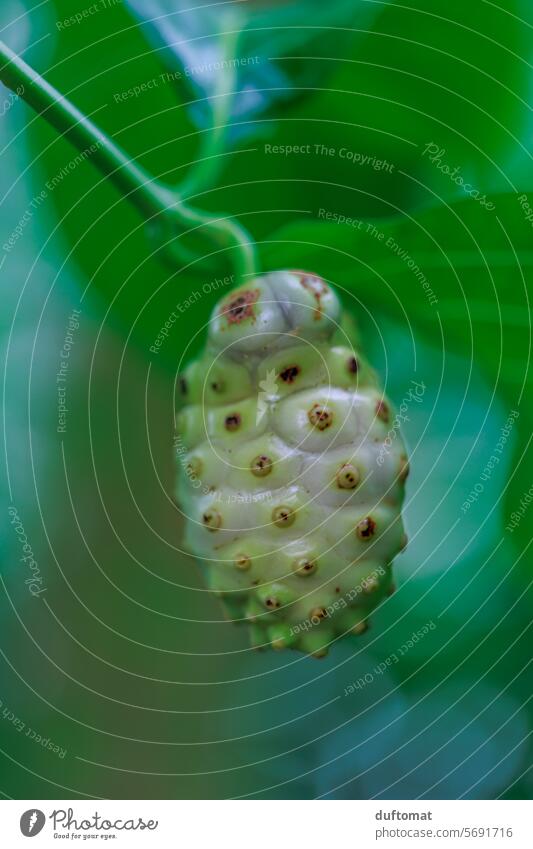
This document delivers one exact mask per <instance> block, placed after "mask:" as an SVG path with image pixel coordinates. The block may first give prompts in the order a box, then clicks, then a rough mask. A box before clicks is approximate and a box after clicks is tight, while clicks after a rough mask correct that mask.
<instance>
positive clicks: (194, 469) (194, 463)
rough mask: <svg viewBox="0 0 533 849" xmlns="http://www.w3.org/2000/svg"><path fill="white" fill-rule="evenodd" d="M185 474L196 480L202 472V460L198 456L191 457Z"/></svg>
mask: <svg viewBox="0 0 533 849" xmlns="http://www.w3.org/2000/svg"><path fill="white" fill-rule="evenodd" d="M186 472H187V475H188V476H189V477H190V478H192V479H193V480H196V479H197V478H198V477H199V476H200V475H201V473H202V461H201V460H200V458H199V457H191V459H190V460H189V462H188V463H187V466H186Z"/></svg>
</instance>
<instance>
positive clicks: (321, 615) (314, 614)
mask: <svg viewBox="0 0 533 849" xmlns="http://www.w3.org/2000/svg"><path fill="white" fill-rule="evenodd" d="M327 615H328V614H327V610H326V608H325V607H314V608H313V609H312V611H311V613H310V614H309V618H310V619H311V622H314V620H315V619H317V620H318V622H320V621H321V620H322V619H325V618H326V616H327ZM318 622H317V623H315V624H318Z"/></svg>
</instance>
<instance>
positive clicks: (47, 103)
mask: <svg viewBox="0 0 533 849" xmlns="http://www.w3.org/2000/svg"><path fill="white" fill-rule="evenodd" d="M0 62H1V63H2V67H0V81H1V82H3V83H4V85H6V86H7V87H8V88H10V89H11V90H12V91H15V92H17V93H18V94H19V96H20V97H21V98H22V99H23V100H24V101H25V102H26V103H27V104H28V105H29V106H31V107H32V108H33V109H34V110H35V111H36V112H37V113H38V114H39V115H41V116H42V117H43V118H45V120H46V121H48V123H49V124H51V126H53V127H54V128H55V129H56V130H57V131H58V132H59V133H60V134H61V135H64V136H65V137H66V138H67V139H68V140H69V141H70V142H71V143H72V144H73V145H74V146H75V147H76V148H77V149H78V150H79V151H84V150H87V148H91V161H92V162H93V163H94V164H95V165H96V166H97V167H98V168H99V170H100V171H101V173H102V174H103V175H104V176H105V177H107V178H109V180H110V181H111V182H112V183H113V185H114V186H115V187H116V188H117V189H118V190H119V191H120V192H121V193H122V194H124V195H125V196H126V197H127V199H128V200H129V201H130V202H131V203H133V204H134V205H135V206H136V207H137V209H138V210H139V211H140V213H141V214H142V215H143V217H145V218H146V219H148V220H149V221H150V222H151V221H152V219H155V224H156V226H157V227H158V229H159V231H160V233H161V234H162V235H163V247H164V248H165V249H166V252H167V254H169V255H170V256H171V257H172V258H173V259H179V260H181V261H183V260H185V261H191V260H194V259H196V258H197V257H198V256H203V255H204V254H209V253H211V252H212V251H213V250H217V249H225V248H230V249H232V259H233V264H234V267H235V272H236V275H237V277H238V278H243V277H244V278H247V277H249V276H253V275H254V274H255V273H256V261H255V249H254V246H253V243H252V240H251V237H250V236H249V234H248V233H247V231H246V230H245V229H244V227H242V225H241V224H240V223H239V222H238V221H235V220H234V219H232V218H222V217H219V218H213V217H212V215H210V214H209V213H206V212H202V211H200V210H198V209H195V208H193V207H191V206H189V205H188V204H187V203H185V202H184V201H183V199H182V198H181V196H180V193H179V192H178V191H177V190H175V189H173V188H171V187H169V186H166V185H164V184H163V183H161V182H160V181H158V180H156V179H155V178H153V177H152V176H151V175H150V174H149V173H148V172H147V171H146V170H145V169H144V168H142V167H141V166H140V165H138V164H137V163H135V162H134V161H132V160H131V159H130V158H129V157H128V156H127V154H126V153H125V151H124V150H122V148H121V147H120V146H119V145H117V144H115V142H114V141H113V140H112V139H111V138H110V137H109V136H108V135H107V134H106V133H104V132H103V131H102V130H101V129H100V128H99V127H97V126H96V124H95V123H94V122H93V121H91V120H90V118H88V117H87V116H86V115H84V114H83V112H81V111H80V110H79V109H78V108H77V107H76V106H74V104H73V103H71V102H70V101H69V100H68V99H67V98H66V97H64V96H63V95H62V94H61V93H60V92H59V91H58V90H57V89H56V88H54V87H53V86H52V85H50V84H49V83H48V82H47V81H46V80H45V79H44V78H43V77H42V76H41V75H40V74H38V73H37V72H36V71H35V70H34V69H33V68H32V67H31V66H30V65H28V64H27V63H26V62H25V61H24V60H23V59H22V58H21V57H20V56H17V54H16V53H14V52H13V51H12V50H11V49H10V48H9V47H8V46H7V45H6V44H4V42H2V41H0ZM185 236H187V242H188V243H191V244H190V246H187V245H185V244H183V241H184V238H185ZM176 237H177V238H176ZM191 246H192V247H191Z"/></svg>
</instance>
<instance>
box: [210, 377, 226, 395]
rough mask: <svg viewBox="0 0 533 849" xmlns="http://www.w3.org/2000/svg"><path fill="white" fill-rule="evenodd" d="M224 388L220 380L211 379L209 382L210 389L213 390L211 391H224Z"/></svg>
mask: <svg viewBox="0 0 533 849" xmlns="http://www.w3.org/2000/svg"><path fill="white" fill-rule="evenodd" d="M225 388H226V387H225V386H224V383H223V382H222V380H213V382H212V383H211V389H212V390H213V392H217V393H218V392H224V390H225Z"/></svg>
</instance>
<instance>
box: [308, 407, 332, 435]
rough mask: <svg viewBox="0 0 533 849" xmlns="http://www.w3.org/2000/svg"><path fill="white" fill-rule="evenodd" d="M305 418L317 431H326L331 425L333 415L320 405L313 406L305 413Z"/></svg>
mask: <svg viewBox="0 0 533 849" xmlns="http://www.w3.org/2000/svg"><path fill="white" fill-rule="evenodd" d="M307 418H308V419H309V421H310V422H311V424H312V425H313V427H316V428H318V430H326V428H328V427H329V426H330V425H331V424H332V423H333V413H332V412H331V410H328V408H327V407H324V406H323V405H322V404H313V406H312V407H311V409H310V410H309V412H308V413H307Z"/></svg>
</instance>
